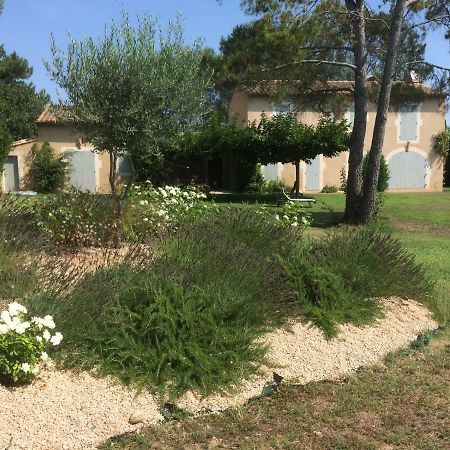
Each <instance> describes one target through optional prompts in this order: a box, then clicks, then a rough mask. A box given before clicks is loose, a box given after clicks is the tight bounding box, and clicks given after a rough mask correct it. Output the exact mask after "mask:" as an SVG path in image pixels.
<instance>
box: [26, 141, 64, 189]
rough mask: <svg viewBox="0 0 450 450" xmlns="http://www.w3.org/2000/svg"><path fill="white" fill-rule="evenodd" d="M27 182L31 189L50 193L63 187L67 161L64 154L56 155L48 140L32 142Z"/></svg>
mask: <svg viewBox="0 0 450 450" xmlns="http://www.w3.org/2000/svg"><path fill="white" fill-rule="evenodd" d="M27 163H28V166H29V169H28V175H27V178H28V179H27V184H28V185H29V187H30V188H31V189H34V190H35V191H37V192H39V193H42V194H50V193H55V192H58V191H60V190H61V189H63V188H64V185H65V183H66V179H67V174H68V163H67V161H66V159H65V157H64V155H60V156H56V155H55V151H54V150H53V148H52V147H51V146H50V144H49V143H48V142H44V143H43V144H42V145H41V146H39V144H34V145H33V147H32V148H31V152H30V156H29V158H28V161H27Z"/></svg>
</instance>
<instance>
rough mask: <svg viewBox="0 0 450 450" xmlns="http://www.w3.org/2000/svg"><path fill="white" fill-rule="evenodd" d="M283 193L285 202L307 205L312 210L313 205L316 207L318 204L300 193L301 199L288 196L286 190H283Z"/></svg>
mask: <svg viewBox="0 0 450 450" xmlns="http://www.w3.org/2000/svg"><path fill="white" fill-rule="evenodd" d="M282 192H283V196H284V197H285V199H286V200H285V201H289V202H294V203H306V204H307V205H308V206H309V207H310V208H312V205H314V203H316V201H315V200H314V199H313V198H306V197H304V196H303V194H302V193H300V195H301V196H302V197H300V198H291V197H289V195H288V194H286V191H285V190H284V188H283V189H282Z"/></svg>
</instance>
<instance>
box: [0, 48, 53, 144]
mask: <svg viewBox="0 0 450 450" xmlns="http://www.w3.org/2000/svg"><path fill="white" fill-rule="evenodd" d="M32 73H33V70H32V68H31V67H30V66H29V65H28V61H27V60H26V59H24V58H21V57H20V56H18V55H17V53H16V52H12V53H10V54H7V53H6V51H5V49H4V47H3V46H0V122H1V123H3V124H4V127H5V128H6V130H7V131H8V133H9V134H10V135H11V138H12V139H13V140H17V139H25V138H30V137H33V136H35V135H36V119H37V118H38V116H39V114H40V113H41V112H42V110H43V108H44V106H45V104H46V103H47V102H48V96H47V95H46V94H45V92H44V91H40V92H36V88H35V87H34V85H33V84H32V83H29V82H27V80H28V79H29V78H30V77H31V75H32Z"/></svg>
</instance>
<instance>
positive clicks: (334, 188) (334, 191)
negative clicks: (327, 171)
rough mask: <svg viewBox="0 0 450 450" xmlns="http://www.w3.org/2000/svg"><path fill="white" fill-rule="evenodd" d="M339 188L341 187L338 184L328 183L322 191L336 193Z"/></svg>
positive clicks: (323, 192)
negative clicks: (331, 184)
mask: <svg viewBox="0 0 450 450" xmlns="http://www.w3.org/2000/svg"><path fill="white" fill-rule="evenodd" d="M338 190H339V189H338V188H337V187H336V186H330V185H328V184H326V185H325V186H324V187H323V188H322V190H321V191H320V192H322V194H335V193H336V192H338Z"/></svg>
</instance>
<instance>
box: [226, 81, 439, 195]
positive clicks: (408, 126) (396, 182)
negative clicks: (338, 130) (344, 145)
mask: <svg viewBox="0 0 450 450" xmlns="http://www.w3.org/2000/svg"><path fill="white" fill-rule="evenodd" d="M352 87H353V82H350V81H337V82H328V83H327V88H328V89H329V91H330V95H333V92H335V93H337V92H339V93H344V94H345V93H348V94H347V95H349V96H350V93H351V91H352ZM416 87H418V88H419V89H420V90H421V91H422V92H423V94H424V95H423V96H421V101H420V103H416V104H407V103H405V104H404V105H400V106H398V107H397V108H390V110H389V113H388V118H387V123H386V133H385V138H384V144H383V150H382V152H383V155H384V157H385V159H386V162H387V164H388V167H389V171H390V180H389V190H390V191H403V192H407V191H412V192H413V191H442V189H443V161H442V159H441V158H440V157H439V156H438V155H437V154H436V153H435V152H434V151H433V136H434V135H435V134H437V133H439V132H441V131H443V130H444V129H445V110H444V102H445V96H443V95H442V94H441V93H439V92H437V91H435V90H433V89H432V88H429V87H427V86H424V85H417V86H416ZM275 93H276V86H274V84H273V82H272V83H259V84H256V85H253V86H251V87H250V88H241V89H239V90H237V91H236V92H235V93H234V95H233V97H232V99H231V103H230V108H229V120H230V121H231V120H233V118H234V120H236V118H237V121H238V123H242V124H244V123H247V121H249V122H253V121H259V120H260V118H261V115H262V114H263V113H264V114H266V115H267V116H269V117H270V116H273V115H274V114H283V113H286V112H288V111H297V112H296V114H297V116H298V120H299V121H301V122H304V123H306V124H311V125H315V124H317V122H318V121H319V119H320V116H321V115H320V113H319V112H317V111H313V110H312V108H308V107H305V108H302V105H301V104H300V105H298V104H296V100H295V92H289V93H288V94H287V95H286V97H285V98H284V99H283V100H282V101H280V100H279V99H274V98H275ZM344 114H345V118H346V119H347V121H348V122H349V123H350V124H351V125H352V124H353V120H354V109H353V106H352V105H351V104H350V105H349V106H348V107H347V108H346V111H345V112H344ZM375 116H376V104H374V103H372V102H369V105H368V114H367V133H366V138H365V143H364V151H365V152H368V151H369V149H370V144H371V140H372V134H373V128H374V124H375ZM347 171H348V152H344V153H341V154H340V155H338V156H336V157H333V158H326V157H323V156H322V155H319V156H318V157H316V158H315V159H314V160H313V161H312V162H311V163H310V164H306V163H304V162H302V163H301V168H300V189H301V190H302V191H305V192H320V191H321V190H322V189H323V188H324V187H325V186H327V185H328V186H336V187H338V188H339V187H340V185H341V178H342V174H344V175H345V176H346V174H347ZM262 172H263V175H264V177H265V178H266V179H267V180H280V181H281V182H282V183H283V184H284V185H286V186H287V187H292V186H293V185H294V182H295V166H294V165H293V164H281V163H277V164H269V165H267V166H262Z"/></svg>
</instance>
